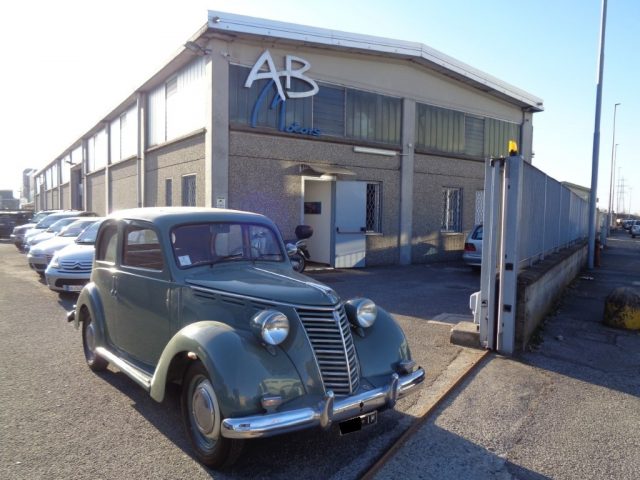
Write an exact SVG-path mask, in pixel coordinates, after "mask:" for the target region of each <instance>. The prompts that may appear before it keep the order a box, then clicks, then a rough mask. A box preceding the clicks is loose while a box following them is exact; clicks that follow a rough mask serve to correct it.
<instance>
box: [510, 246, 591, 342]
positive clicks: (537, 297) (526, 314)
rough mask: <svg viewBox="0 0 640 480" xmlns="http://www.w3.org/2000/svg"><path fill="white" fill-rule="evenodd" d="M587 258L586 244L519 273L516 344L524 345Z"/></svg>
mask: <svg viewBox="0 0 640 480" xmlns="http://www.w3.org/2000/svg"><path fill="white" fill-rule="evenodd" d="M586 262H587V245H580V246H577V247H574V248H568V249H565V250H562V251H560V252H558V253H557V254H554V255H551V256H550V257H547V258H546V259H545V260H544V261H542V262H540V263H537V264H536V265H534V266H533V267H530V268H528V269H527V270H525V271H524V272H522V273H520V275H518V293H517V298H518V300H517V301H518V306H517V310H516V311H517V318H516V348H521V349H524V348H525V347H526V345H527V344H528V343H529V341H530V340H531V335H532V334H533V332H534V331H535V330H536V329H537V328H538V326H539V325H540V322H542V320H543V319H544V318H545V317H546V315H547V314H548V313H549V311H550V310H551V309H552V308H553V306H554V305H555V304H556V302H557V301H558V299H559V298H560V296H561V295H562V292H563V290H564V289H565V288H566V286H567V285H569V283H571V282H572V281H573V279H574V278H575V277H576V276H577V275H578V273H579V272H580V270H581V269H582V268H583V267H584V266H585V265H586Z"/></svg>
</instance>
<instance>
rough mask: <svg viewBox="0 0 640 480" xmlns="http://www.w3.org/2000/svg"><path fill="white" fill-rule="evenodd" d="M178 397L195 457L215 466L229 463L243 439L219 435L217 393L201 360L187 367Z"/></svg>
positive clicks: (232, 460)
mask: <svg viewBox="0 0 640 480" xmlns="http://www.w3.org/2000/svg"><path fill="white" fill-rule="evenodd" d="M180 400H181V401H180V403H181V407H182V421H183V423H184V427H185V430H186V433H187V436H188V437H189V441H190V442H191V445H192V447H193V449H194V452H195V455H196V457H197V459H198V460H199V461H200V462H201V463H203V464H205V465H207V466H209V467H214V468H215V467H222V466H229V465H232V464H233V463H234V462H235V460H236V459H237V458H238V456H239V455H240V451H241V449H242V441H240V440H231V439H228V438H225V437H223V436H222V434H221V432H220V426H221V424H222V415H221V413H220V405H219V403H218V397H217V396H216V393H215V391H214V389H213V385H212V383H211V379H210V378H209V374H208V372H207V370H206V368H205V367H204V365H203V364H202V363H200V362H195V363H193V364H192V365H191V366H190V367H189V369H188V370H187V373H186V374H185V377H184V381H183V383H182V395H181V399H180Z"/></svg>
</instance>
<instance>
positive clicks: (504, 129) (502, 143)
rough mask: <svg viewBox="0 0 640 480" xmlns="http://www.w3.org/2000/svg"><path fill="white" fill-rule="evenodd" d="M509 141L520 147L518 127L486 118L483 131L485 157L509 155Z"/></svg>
mask: <svg viewBox="0 0 640 480" xmlns="http://www.w3.org/2000/svg"><path fill="white" fill-rule="evenodd" d="M509 140H515V141H516V143H517V144H518V145H520V125H518V124H517V123H509V122H503V121H501V120H494V119H493V118H487V119H486V120H485V130H484V154H485V156H486V157H506V156H508V155H509Z"/></svg>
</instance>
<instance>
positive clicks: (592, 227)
mask: <svg viewBox="0 0 640 480" xmlns="http://www.w3.org/2000/svg"><path fill="white" fill-rule="evenodd" d="M606 27H607V0H602V16H601V24H600V56H599V61H598V85H597V87H596V118H595V126H594V131H593V153H592V159H591V193H590V195H589V243H588V252H587V268H589V270H593V267H594V257H595V253H596V252H595V248H596V198H597V196H598V191H597V190H598V159H599V156H600V108H601V106H602V77H603V73H604V40H605V30H606Z"/></svg>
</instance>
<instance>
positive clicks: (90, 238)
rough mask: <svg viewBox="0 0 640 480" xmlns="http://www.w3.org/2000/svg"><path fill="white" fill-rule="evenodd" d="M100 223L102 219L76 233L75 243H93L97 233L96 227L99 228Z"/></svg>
mask: <svg viewBox="0 0 640 480" xmlns="http://www.w3.org/2000/svg"><path fill="white" fill-rule="evenodd" d="M94 220H95V219H94ZM101 223H102V220H99V221H97V222H94V223H92V224H91V225H89V226H88V227H87V228H86V229H85V230H84V231H83V232H82V233H81V234H80V235H78V238H76V243H81V244H82V245H93V244H95V243H96V236H97V235H98V229H99V228H100V224H101Z"/></svg>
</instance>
